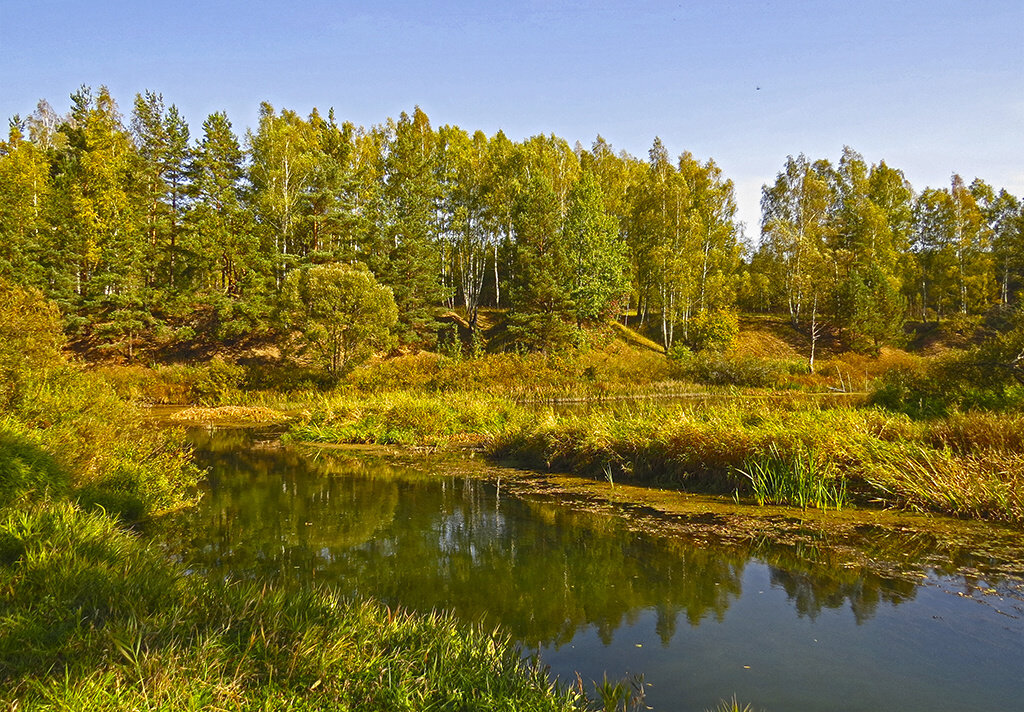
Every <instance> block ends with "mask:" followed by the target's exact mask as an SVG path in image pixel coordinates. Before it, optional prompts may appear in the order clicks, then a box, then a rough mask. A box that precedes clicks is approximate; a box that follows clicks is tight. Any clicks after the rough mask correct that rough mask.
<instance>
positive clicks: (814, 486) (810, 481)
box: [738, 447, 847, 509]
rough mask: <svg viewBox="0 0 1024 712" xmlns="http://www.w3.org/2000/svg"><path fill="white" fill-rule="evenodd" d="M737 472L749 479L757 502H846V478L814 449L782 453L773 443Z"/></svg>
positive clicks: (825, 505)
mask: <svg viewBox="0 0 1024 712" xmlns="http://www.w3.org/2000/svg"><path fill="white" fill-rule="evenodd" d="M738 472H739V473H740V474H741V475H743V476H744V477H745V478H747V480H749V483H750V489H751V494H752V495H753V497H754V500H755V501H756V502H757V503H758V504H760V505H764V504H790V505H794V506H797V507H802V508H804V509H806V508H808V507H816V508H818V509H842V508H843V507H844V506H845V505H846V504H847V495H846V480H844V479H843V478H842V477H839V476H838V475H837V473H836V467H835V464H834V463H833V462H831V461H829V460H826V459H824V458H823V457H822V455H821V453H820V452H818V451H816V450H805V449H803V448H798V449H797V451H796V452H795V453H794V454H793V455H792V456H789V457H785V456H782V455H781V454H780V453H779V452H778V450H777V449H776V448H774V447H773V448H771V452H770V454H769V455H768V456H767V457H765V458H763V459H759V460H757V459H755V460H749V461H748V462H747V463H745V464H744V467H743V468H739V469H738Z"/></svg>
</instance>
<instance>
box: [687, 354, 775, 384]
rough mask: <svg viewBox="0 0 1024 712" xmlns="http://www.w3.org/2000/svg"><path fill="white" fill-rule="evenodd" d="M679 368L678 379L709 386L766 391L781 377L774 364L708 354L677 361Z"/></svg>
mask: <svg viewBox="0 0 1024 712" xmlns="http://www.w3.org/2000/svg"><path fill="white" fill-rule="evenodd" d="M678 365H679V372H680V376H681V377H683V378H689V379H691V380H693V381H696V382H697V383H704V384H707V385H709V386H739V387H746V388H769V387H771V386H774V385H777V384H778V383H779V382H780V380H781V378H782V375H783V370H782V368H781V367H780V365H779V364H778V363H776V362H775V361H771V360H768V359H761V358H752V357H739V356H727V355H724V354H718V353H711V352H704V353H699V354H696V355H693V356H691V357H689V358H679V359H678Z"/></svg>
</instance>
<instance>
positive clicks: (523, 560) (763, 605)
mask: <svg viewBox="0 0 1024 712" xmlns="http://www.w3.org/2000/svg"><path fill="white" fill-rule="evenodd" d="M193 438H194V441H195V443H196V455H197V459H198V461H199V463H200V464H201V465H202V466H204V467H207V468H209V477H208V480H207V482H206V484H205V492H204V497H203V499H202V501H201V503H200V505H199V506H198V507H197V508H196V509H195V510H193V511H191V512H189V513H187V514H185V515H182V517H181V518H180V519H179V520H178V522H177V523H176V526H175V527H174V528H173V530H172V531H171V532H170V533H169V534H168V540H169V541H168V547H169V548H170V549H171V550H172V552H173V553H174V555H175V556H176V557H177V558H178V559H179V560H181V561H182V562H183V563H184V564H185V565H186V566H188V567H189V568H190V569H191V570H192V571H194V572H196V573H203V574H210V575H215V576H225V577H236V578H255V579H259V580H267V581H269V582H271V583H273V584H274V585H279V586H302V585H307V584H309V583H310V582H316V583H320V584H323V585H328V586H331V587H333V588H336V589H339V590H341V591H343V592H345V593H346V594H350V595H352V596H373V597H376V598H378V599H381V600H383V601H385V602H386V603H388V604H392V605H400V606H404V607H406V608H410V609H413V610H417V611H423V612H426V611H430V610H433V609H449V610H452V611H454V612H455V613H456V614H457V615H458V616H459V617H461V618H463V619H464V620H466V621H470V622H481V621H482V622H483V623H484V624H485V625H488V626H500V627H501V628H502V629H503V630H504V631H506V632H507V633H508V634H510V635H511V636H512V637H513V638H514V639H515V640H517V641H518V642H519V643H520V645H521V646H522V648H523V650H524V654H532V653H539V654H540V656H541V659H542V660H543V661H544V662H545V663H546V664H547V665H549V666H550V668H551V672H552V673H553V674H555V675H558V676H560V678H561V679H563V680H565V681H567V682H570V681H575V679H576V674H577V672H578V673H579V675H580V676H582V678H583V679H584V680H601V679H602V678H603V676H604V675H606V674H607V676H608V677H609V678H612V679H615V678H621V677H623V676H626V675H629V674H634V675H635V674H643V680H644V685H645V690H646V695H647V697H646V704H647V705H649V706H650V707H652V708H653V709H655V710H704V709H708V708H711V707H713V706H714V705H715V704H716V703H717V702H718V701H719V700H720V699H723V698H731V697H732V696H733V695H734V694H735V695H736V697H737V698H738V699H739V700H740V702H741V703H743V702H749V703H751V704H752V705H753V706H754V707H755V708H756V709H764V710H776V711H778V710H801V711H813V710H832V711H836V710H849V711H854V710H872V711H875V710H903V711H910V710H929V711H930V712H934V711H935V710H958V711H961V712H963V711H967V710H993V709H1003V710H1009V709H1021V704H1022V702H1021V701H1022V700H1024V583H1022V577H1024V568H1022V565H1021V563H1020V562H1021V559H1022V558H1024V542H1022V541H1021V536H1020V533H1019V532H1014V531H1013V530H1008V529H1005V528H1001V527H990V526H987V525H972V524H969V523H961V522H956V521H953V520H948V519H945V518H935V519H928V518H924V517H906V516H901V515H890V514H887V513H856V512H853V513H846V512H843V513H826V514H820V513H810V514H804V513H800V512H793V511H790V510H782V509H778V510H773V511H767V512H766V511H758V512H755V513H750V514H749V515H748V514H747V513H745V512H749V511H750V510H745V509H744V508H742V507H739V506H738V505H735V504H733V503H730V502H727V501H722V500H712V499H708V498H699V497H692V496H689V495H685V494H679V493H664V492H662V493H651V494H650V495H644V494H643V492H642V491H639V490H638V491H633V490H632V488H623V487H622V486H621V485H620V486H618V487H616V486H613V485H609V484H608V483H594V482H589V481H580V480H572V479H570V478H557V477H551V476H548V475H546V474H544V473H529V472H524V471H520V470H515V469H511V468H501V467H495V466H489V465H484V464H482V463H477V462H475V461H472V460H468V459H465V458H462V459H458V458H451V457H448V458H440V457H428V456H424V457H418V456H411V455H408V454H401V453H389V452H387V451H382V450H376V449H359V448H345V449H338V450H325V449H315V448H304V447H281V446H280V445H279V444H278V443H277V442H276V441H274V440H273V439H272V438H270V437H269V436H267V435H266V434H260V433H259V432H255V431H245V430H220V431H216V430H203V429H197V430H196V431H194V434H193ZM645 496H648V498H649V501H645V500H644V497H645Z"/></svg>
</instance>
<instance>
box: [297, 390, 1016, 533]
mask: <svg viewBox="0 0 1024 712" xmlns="http://www.w3.org/2000/svg"><path fill="white" fill-rule="evenodd" d="M290 437H292V438H294V439H296V440H299V441H309V442H376V443H389V444H400V445H422V446H430V447H437V446H445V445H451V444H456V445H467V444H470V445H475V446H477V447H480V448H483V449H484V450H485V451H486V452H487V453H488V454H489V455H490V456H492V457H495V458H503V459H512V460H516V461H518V462H521V463H524V464H526V465H529V466H531V467H536V468H550V469H555V470H559V471H567V472H573V473H578V474H583V475H589V476H594V477H601V478H606V479H610V480H612V481H613V482H614V481H632V482H653V483H657V484H662V485H668V486H677V487H682V488H684V489H691V490H700V491H712V492H719V493H726V494H733V493H735V494H737V495H738V496H743V497H750V498H751V499H753V500H755V501H757V502H759V503H779V504H793V505H797V506H813V507H821V508H836V507H841V506H844V505H845V504H846V503H848V502H850V501H857V502H861V503H874V504H881V505H885V506H901V507H908V508H913V509H919V510H925V511H935V512H945V513H949V514H953V515H956V516H961V517H970V518H978V519H990V520H994V521H1002V522H1008V523H1012V524H1016V525H1020V524H1024V415H1021V414H1018V413H985V412H972V413H954V414H952V415H950V416H947V417H945V418H941V419H934V420H913V419H911V418H910V417H908V416H906V415H904V414H899V413H893V412H891V411H886V410H881V409H877V408H864V407H858V408H854V407H843V406H834V407H831V406H828V405H822V404H818V403H814V402H807V401H802V400H800V399H798V398H793V397H787V396H783V397H777V398H767V399H761V400H757V401H735V402H727V403H699V404H694V405H684V404H666V403H657V402H653V403H652V402H648V403H639V404H636V403H635V404H630V405H620V406H617V407H605V408H600V409H595V410H590V411H578V412H571V411H570V412H558V411H556V410H554V409H552V408H546V407H525V406H522V405H517V404H515V403H514V402H512V401H510V400H508V399H504V398H500V397H493V396H487V395H483V394H471V393H463V394H442V395H427V394H415V393H408V392H397V393H387V394H381V395H377V396H368V395H359V396H354V395H344V394H342V395H336V396H321V397H318V398H317V399H314V400H312V401H310V402H309V404H308V406H307V408H306V409H305V410H304V411H303V415H302V416H301V418H300V420H299V421H298V422H297V423H295V424H294V425H293V426H292V428H291V431H290Z"/></svg>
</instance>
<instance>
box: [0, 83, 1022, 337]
mask: <svg viewBox="0 0 1024 712" xmlns="http://www.w3.org/2000/svg"><path fill="white" fill-rule="evenodd" d="M10 124H11V128H10V132H9V136H8V139H7V140H6V141H5V142H2V143H0V192H2V195H0V276H3V277H4V278H5V279H7V280H8V281H10V282H13V283H16V284H21V285H25V286H31V287H35V288H38V289H40V290H42V291H43V292H44V293H45V294H46V295H47V296H48V297H49V298H50V299H52V300H54V301H55V302H56V303H57V304H58V305H59V306H60V307H61V309H62V311H63V313H64V314H65V319H66V323H67V326H68V329H69V330H70V331H71V332H72V333H75V334H80V335H88V336H90V337H91V338H94V339H96V340H97V341H99V342H102V343H107V344H110V345H113V346H117V347H119V348H126V349H127V350H128V351H129V352H130V350H131V348H132V344H133V343H134V342H135V341H137V340H138V339H139V338H140V337H141V336H142V335H150V336H152V335H158V336H162V337H166V338H170V339H176V340H179V341H184V342H187V341H188V340H189V339H192V338H195V337H196V336H197V335H199V334H198V333H197V332H199V331H202V332H203V334H202V335H206V336H209V335H212V336H214V337H216V338H219V339H225V340H230V339H234V338H237V337H239V336H241V335H244V334H247V333H250V332H253V331H258V330H262V329H265V328H266V327H267V324H269V323H271V322H272V321H273V318H274V315H275V314H276V313H278V312H279V307H280V304H281V301H282V295H283V294H284V292H285V286H286V284H288V283H289V282H288V276H289V274H291V273H293V272H295V271H296V270H298V271H302V270H307V269H309V268H311V267H313V266H320V265H334V264H339V263H340V264H348V265H358V266H359V267H360V269H361V268H364V267H365V268H366V269H368V270H369V272H370V273H371V274H372V275H373V277H374V278H375V279H376V280H377V282H379V283H380V284H382V285H384V286H386V287H388V288H390V290H391V292H392V293H393V295H394V299H395V302H396V304H397V307H398V323H397V325H396V327H395V330H396V335H397V338H398V339H399V341H400V343H402V344H403V345H405V346H408V347H412V348H423V347H425V348H431V347H433V346H434V345H435V342H436V339H437V338H438V323H437V321H436V317H437V315H438V313H439V311H440V310H441V309H444V308H448V309H454V308H460V310H462V312H463V313H464V315H465V319H466V321H467V323H468V324H469V327H470V330H471V333H476V332H477V330H478V315H479V310H480V309H481V307H498V308H504V309H507V311H508V332H509V339H510V341H509V343H511V344H515V345H517V346H518V347H521V348H527V349H547V348H551V347H553V346H555V345H558V344H565V343H571V341H572V340H573V338H574V336H575V335H576V334H578V333H579V329H580V327H583V326H585V325H587V324H591V323H595V322H600V321H602V320H605V319H608V318H610V317H616V318H621V319H625V320H627V321H629V320H632V324H633V325H636V326H641V327H643V328H644V329H646V330H648V331H649V332H650V333H651V334H652V335H655V336H657V338H659V339H660V341H661V343H662V345H663V346H664V347H665V349H666V351H670V350H672V349H673V347H674V346H676V345H679V344H683V345H685V344H688V343H689V342H690V341H691V332H692V331H693V329H692V328H691V327H692V326H693V325H694V324H695V323H700V322H701V320H704V321H705V322H706V321H707V320H708V319H709V318H710V319H712V320H713V319H714V315H716V314H722V313H728V312H729V311H730V310H735V309H743V310H757V311H769V312H779V313H786V314H788V315H789V316H790V318H791V319H792V321H793V324H794V325H795V326H798V327H799V328H802V329H809V330H811V331H812V332H815V333H816V332H817V330H819V329H822V328H825V325H826V324H827V325H828V328H831V329H835V330H839V331H840V332H841V333H843V334H845V335H846V336H848V338H849V340H850V341H851V343H854V342H857V343H860V342H864V343H873V344H880V343H885V342H886V341H888V340H891V339H893V338H896V337H897V336H898V334H899V333H900V331H901V329H902V326H903V323H904V321H905V320H907V319H917V320H922V321H928V320H939V319H945V318H948V317H950V316H953V315H958V314H959V315H968V316H970V315H978V314H982V313H984V312H986V311H987V310H989V309H990V308H992V307H993V305H997V304H1011V303H1013V302H1015V301H1016V300H1017V299H1018V298H1019V292H1020V290H1021V288H1022V286H1024V213H1022V205H1021V202H1020V201H1019V200H1018V199H1017V198H1015V197H1014V196H1012V195H1010V194H1009V193H1007V192H1006V191H1005V190H999V191H997V190H995V189H994V188H993V187H991V186H989V185H988V184H986V183H984V182H983V181H981V180H975V181H973V182H972V183H970V184H969V185H968V184H965V182H964V181H963V180H962V179H961V178H960V177H959V176H953V178H952V181H951V184H950V186H949V187H944V188H926V189H924V190H923V191H920V192H917V191H915V190H914V189H913V187H912V186H911V185H910V183H909V182H908V181H907V180H906V178H905V177H904V175H903V173H902V172H901V171H899V170H898V169H894V168H890V167H889V166H887V165H886V164H885V163H884V162H882V163H879V164H877V165H869V164H867V163H866V162H865V160H864V158H863V157H862V156H860V155H859V154H857V153H856V152H855V151H853V150H851V149H846V150H845V151H844V153H843V155H842V157H841V158H840V160H839V162H838V163H837V164H835V165H833V164H831V163H830V162H828V161H826V160H815V161H812V160H810V159H808V158H807V157H805V156H803V155H801V156H798V157H796V158H793V157H790V158H789V159H788V160H787V162H786V165H785V166H784V168H783V170H782V171H780V173H779V174H778V176H777V177H776V179H775V181H774V183H772V184H770V185H766V186H765V187H764V190H763V197H762V212H763V216H762V225H761V231H762V238H761V240H760V243H759V244H756V245H755V244H752V243H749V242H748V241H747V240H746V239H745V238H744V234H743V227H742V226H741V225H738V224H737V222H736V205H735V197H734V192H733V184H732V182H731V181H730V180H729V179H727V178H726V177H725V176H724V175H723V173H722V171H721V169H720V168H719V167H718V166H717V165H716V164H715V162H714V161H713V160H706V161H701V160H698V159H697V158H695V157H694V156H693V155H691V154H690V153H683V154H681V155H680V156H678V157H675V158H673V157H672V156H671V155H670V154H669V153H668V151H667V149H666V148H665V146H664V144H663V143H662V142H661V141H660V140H659V139H655V140H654V142H653V145H652V147H651V149H650V151H649V152H648V156H647V157H646V158H637V157H635V156H632V155H630V154H628V153H626V152H624V151H615V150H614V149H613V148H612V146H611V145H609V144H608V143H607V142H606V141H605V140H604V139H602V138H601V137H600V136H599V137H598V138H597V139H596V140H595V141H594V142H593V143H592V144H591V146H590V147H589V148H585V147H583V146H582V145H580V144H579V143H577V144H575V145H570V144H569V143H568V142H567V141H566V140H565V139H562V138H559V137H557V136H554V135H538V136H533V137H530V138H527V139H525V140H521V141H513V140H510V139H509V138H508V137H506V136H505V135H504V134H503V133H502V132H500V131H499V132H497V133H496V134H494V135H493V136H487V135H485V134H484V133H483V132H481V131H476V132H474V133H469V132H467V131H466V130H464V129H462V128H459V127H457V126H449V125H445V126H441V127H438V128H435V127H433V126H432V125H431V123H430V120H429V118H428V117H427V115H426V114H425V113H424V112H423V111H421V110H420V109H419V108H416V109H414V110H413V111H412V113H411V114H407V113H402V114H401V115H400V116H399V117H398V119H397V120H393V119H388V120H386V121H385V122H383V123H382V124H379V125H375V126H371V127H369V128H367V127H362V126H355V125H354V124H352V123H350V122H345V121H339V120H338V119H337V117H336V116H335V114H334V112H333V110H332V111H330V112H328V113H327V114H326V115H323V114H321V113H320V112H318V111H317V110H313V112H312V113H310V114H309V115H308V116H305V117H303V116H301V115H299V114H297V113H296V112H294V111H290V110H287V109H285V110H281V111H278V110H276V109H275V108H274V107H272V106H271V105H270V104H267V103H264V104H262V105H261V107H260V111H259V119H258V123H257V126H256V127H255V128H254V129H251V130H248V131H246V132H245V134H244V135H243V136H241V137H239V135H238V133H237V132H236V131H235V129H234V128H233V126H232V124H231V122H230V120H229V119H228V117H227V115H226V114H225V113H222V112H215V113H212V114H210V115H209V116H208V117H207V118H206V120H205V121H204V122H203V124H202V129H201V131H200V132H198V135H196V136H193V133H192V130H191V128H190V127H189V125H188V123H187V122H186V121H185V119H184V117H183V116H182V115H181V113H180V112H179V111H178V109H177V108H176V107H175V106H174V105H170V106H168V105H166V104H165V102H164V100H163V97H162V96H161V95H160V94H157V93H154V92H148V91H147V92H145V93H143V94H140V95H137V96H136V97H135V99H134V102H133V105H132V108H131V111H130V114H129V116H127V117H125V116H124V115H123V114H122V113H121V111H120V110H119V108H118V106H117V104H116V102H115V101H114V99H113V97H112V96H111V95H110V93H109V91H108V90H107V89H106V88H100V89H99V90H97V91H93V90H91V89H89V88H87V87H83V88H81V89H80V90H79V91H77V92H75V93H74V94H73V95H72V97H71V107H70V110H69V112H68V113H67V114H66V115H60V114H58V113H57V112H55V111H54V110H53V109H52V107H51V106H50V105H49V104H47V103H46V102H45V101H44V102H40V104H39V106H38V107H37V108H36V110H35V111H34V112H33V113H32V114H30V115H28V116H27V117H25V118H22V117H19V116H15V117H14V118H13V119H11V122H10ZM293 281H294V280H293Z"/></svg>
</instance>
